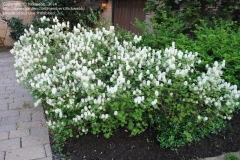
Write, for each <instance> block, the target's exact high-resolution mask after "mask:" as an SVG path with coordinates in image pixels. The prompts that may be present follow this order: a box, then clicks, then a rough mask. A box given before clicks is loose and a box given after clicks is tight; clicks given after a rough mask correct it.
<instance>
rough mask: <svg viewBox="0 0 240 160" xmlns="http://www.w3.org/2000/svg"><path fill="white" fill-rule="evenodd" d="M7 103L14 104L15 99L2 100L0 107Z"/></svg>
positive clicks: (0, 100)
mask: <svg viewBox="0 0 240 160" xmlns="http://www.w3.org/2000/svg"><path fill="white" fill-rule="evenodd" d="M6 103H13V98H8V99H6V98H1V99H0V105H1V104H6Z"/></svg>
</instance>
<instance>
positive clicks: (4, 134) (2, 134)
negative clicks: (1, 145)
mask: <svg viewBox="0 0 240 160" xmlns="http://www.w3.org/2000/svg"><path fill="white" fill-rule="evenodd" d="M8 135H9V132H0V140H5V139H8Z"/></svg>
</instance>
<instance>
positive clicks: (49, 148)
mask: <svg viewBox="0 0 240 160" xmlns="http://www.w3.org/2000/svg"><path fill="white" fill-rule="evenodd" d="M44 148H45V151H46V154H47V157H52V150H51V146H50V144H46V145H44Z"/></svg>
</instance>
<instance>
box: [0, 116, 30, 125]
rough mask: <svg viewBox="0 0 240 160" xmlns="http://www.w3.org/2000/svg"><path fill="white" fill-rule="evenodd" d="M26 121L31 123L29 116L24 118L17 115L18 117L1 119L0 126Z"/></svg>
mask: <svg viewBox="0 0 240 160" xmlns="http://www.w3.org/2000/svg"><path fill="white" fill-rule="evenodd" d="M28 121H31V116H30V115H24V116H21V115H18V116H14V117H5V118H2V121H1V123H0V125H4V124H12V123H19V122H28Z"/></svg>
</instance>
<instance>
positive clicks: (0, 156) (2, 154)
mask: <svg viewBox="0 0 240 160" xmlns="http://www.w3.org/2000/svg"><path fill="white" fill-rule="evenodd" d="M4 157H5V152H0V159H1V160H4Z"/></svg>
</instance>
